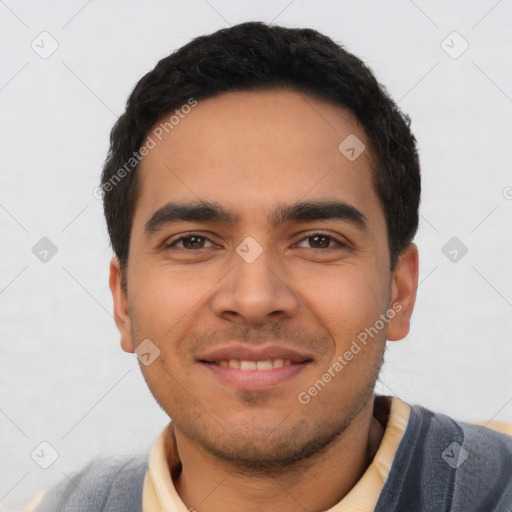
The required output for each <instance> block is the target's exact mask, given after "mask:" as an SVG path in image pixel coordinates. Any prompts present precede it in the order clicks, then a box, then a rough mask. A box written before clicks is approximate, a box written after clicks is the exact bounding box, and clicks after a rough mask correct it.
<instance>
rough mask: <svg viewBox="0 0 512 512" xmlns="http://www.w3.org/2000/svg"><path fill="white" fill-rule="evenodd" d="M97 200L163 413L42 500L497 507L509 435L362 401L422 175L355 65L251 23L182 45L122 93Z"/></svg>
mask: <svg viewBox="0 0 512 512" xmlns="http://www.w3.org/2000/svg"><path fill="white" fill-rule="evenodd" d="M101 193H102V194H103V195H104V207H105V216H106V220H107V225H108V230H109V234H110V238H111V242H112V246H113V249H114V252H115V257H114V259H113V260H112V262H111V266H110V288H111V290H112V294H113V298H114V313H115V321H116V324H117V326H118V328H119V331H120V333H121V345H122V348H123V350H125V351H127V352H136V353H137V355H138V357H139V360H140V362H141V370H142V372H143V375H144V378H145V380H146V382H147V384H148V386H149V388H150V390H151V392H152V393H153V395H154V397H155V399H156V400H157V402H158V403H159V404H160V406H161V407H162V408H163V409H164V410H165V411H166V413H167V414H168V415H169V417H170V418H172V422H171V423H170V424H169V425H168V426H167V427H166V428H165V429H164V431H163V432H162V434H161V435H160V437H159V439H158V440H157V441H156V443H155V445H154V447H153V449H152V451H151V454H150V456H149V461H147V458H146V457H144V458H142V459H133V460H128V461H125V462H123V464H113V463H111V462H108V461H100V462H95V463H93V464H92V465H91V466H89V467H87V468H85V469H84V470H83V471H82V472H81V473H80V474H79V475H77V476H76V478H74V480H73V483H69V482H68V483H63V484H62V485H61V486H58V487H57V488H56V489H54V490H52V491H50V492H49V493H47V494H46V495H45V497H44V499H43V502H42V503H41V504H40V506H38V507H37V509H36V510H38V511H39V510H41V511H46V510H63V511H71V510H73V511H78V510H84V511H100V510H101V511H114V510H116V511H118V510H123V511H141V510H142V511H144V512H149V511H160V510H165V511H185V510H197V511H199V512H218V511H222V512H229V511H234V510H236V511H240V510H243V511H261V510H267V511H274V510H275V511H277V510H279V511H300V510H311V511H325V510H330V511H336V512H341V511H351V512H354V511H374V510H375V511H401V512H403V511H406V512H411V511H412V512H414V511H436V512H440V511H448V510H452V511H464V512H469V511H475V512H476V511H482V512H483V511H485V512H493V511H494V512H504V511H510V510H512V483H511V476H512V437H509V436H507V435H505V434H502V433H498V432H496V431H494V430H491V429H488V428H484V427H479V426H475V425H469V424H466V423H461V422H457V421H455V420H453V419H451V418H449V417H447V416H444V415H441V414H436V413H434V412H431V411H428V410H426V409H424V408H422V407H419V406H410V405H408V404H406V403H405V402H403V401H401V400H399V399H398V398H396V397H395V398H391V397H383V396H375V395H374V387H375V382H376V379H377V377H378V374H379V370H380V367H381V364H382V362H383V355H384V350H385V344H386V341H387V340H389V341H393V340H400V339H402V338H404V337H405V336H406V335H407V333H408V331H409V324H410V318H411V315H412V312H413V308H414V303H415V298H416V289H417V286H418V250H417V247H416V246H415V245H414V244H413V243H412V240H413V238H414V235H415V233H416V230H417V226H418V207H419V200H420V168H419V162H418V155H417V150H416V141H415V138H414V136H413V135H412V134H411V132H410V130H409V125H408V122H407V120H406V119H405V116H403V115H402V114H401V113H400V111H399V110H398V108H397V106H396V105H395V103H394V102H393V101H392V100H391V99H390V98H389V96H388V95H387V94H386V92H385V90H384V88H383V87H382V86H380V85H379V84H378V82H377V81H376V80H375V78H374V77H373V75H372V73H371V72H370V70H369V69H368V68H367V67H366V66H365V65H364V64H363V63H362V62H361V61H360V60H359V59H358V58H356V57H354V56H353V55H351V54H350V53H348V52H347V51H346V50H345V49H343V48H342V47H340V46H338V45H336V44H335V43H334V42H333V41H331V40H330V39H329V38H327V37H325V36H323V35H321V34H319V33H318V32H316V31H313V30H308V29H286V28H283V27H278V26H267V25H265V24H262V23H245V24H242V25H237V26H234V27H232V28H229V29H224V30H220V31H218V32H216V33H214V34H212V35H209V36H204V37H199V38H196V39H194V40H193V41H192V42H190V43H189V44H187V45H186V46H184V47H183V48H181V49H180V50H178V51H177V52H175V53H173V54H172V55H170V56H169V57H167V58H165V59H163V60H161V61H160V62H159V63H158V65H157V66H156V67H155V69H154V70H153V71H151V72H150V73H148V74H147V75H146V76H144V77H143V78H142V79H141V80H140V81H139V83H138V84H137V86H136V87H135V89H134V91H133V92H132V94H131V96H130V98H129V100H128V103H127V108H126V111H125V113H124V114H123V115H122V116H121V117H120V119H119V120H118V122H117V123H116V125H115V127H114V129H113V131H112V134H111V146H110V152H109V155H108V158H107V161H106V164H105V167H104V170H103V175H102V185H101Z"/></svg>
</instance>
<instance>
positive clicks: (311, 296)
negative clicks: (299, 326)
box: [296, 266, 385, 351]
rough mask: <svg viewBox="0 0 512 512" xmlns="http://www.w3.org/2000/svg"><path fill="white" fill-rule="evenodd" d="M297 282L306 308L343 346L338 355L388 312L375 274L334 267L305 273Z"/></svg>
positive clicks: (351, 268) (357, 269) (353, 268)
mask: <svg viewBox="0 0 512 512" xmlns="http://www.w3.org/2000/svg"><path fill="white" fill-rule="evenodd" d="M365 270H366V271H365ZM297 282H298V283H300V284H299V286H297V288H296V292H297V294H298V295H299V296H300V297H301V300H302V302H303V305H304V307H305V308H306V309H307V310H308V313H309V314H311V315H312V316H313V317H314V319H313V321H316V322H318V323H320V324H321V325H322V326H323V328H324V329H326V331H327V332H328V333H329V334H330V335H331V337H332V338H333V339H334V340H335V342H336V344H337V345H340V347H339V348H338V351H339V350H341V349H342V348H343V347H344V345H346V344H348V345H350V343H351V341H352V339H353V338H354V337H355V336H357V335H358V334H359V333H360V332H361V331H364V329H365V328H366V327H369V326H370V325H373V324H374V323H375V321H376V319H377V318H378V317H379V315H380V313H382V311H383V308H385V293H384V290H383V287H382V286H381V284H380V280H379V277H378V276H377V275H376V273H375V270H370V269H364V268H363V269H361V268H360V267H355V266H346V267H338V268H332V267H331V268H326V269H322V271H321V272H317V273H314V274H313V273H311V272H310V273H307V274H305V273H301V276H300V279H298V280H297Z"/></svg>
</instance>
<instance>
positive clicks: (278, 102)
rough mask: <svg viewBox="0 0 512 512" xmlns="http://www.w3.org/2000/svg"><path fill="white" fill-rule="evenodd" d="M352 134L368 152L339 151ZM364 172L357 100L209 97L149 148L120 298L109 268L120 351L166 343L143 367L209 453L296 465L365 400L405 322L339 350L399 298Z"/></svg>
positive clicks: (247, 462) (158, 394)
mask: <svg viewBox="0 0 512 512" xmlns="http://www.w3.org/2000/svg"><path fill="white" fill-rule="evenodd" d="M351 134H352V135H355V136H356V137H357V138H358V139H359V140H360V141H361V142H362V143H364V145H365V146H366V149H365V150H364V151H363V152H362V153H361V154H360V155H359V156H358V157H357V158H356V159H355V160H354V159H353V158H350V159H349V158H347V155H348V156H350V157H352V154H351V153H352V152H351V151H350V150H349V151H348V152H347V151H344V152H342V151H340V149H338V146H339V145H340V143H341V142H342V141H344V140H345V139H346V138H347V137H348V136H349V135H351ZM350 140H351V139H349V141H350ZM353 140H355V139H352V141H353ZM357 149H358V148H356V151H357ZM371 165H372V161H371V154H370V147H369V142H368V139H367V137H366V136H365V133H364V131H363V130H362V128H361V127H360V126H359V124H358V123H357V122H356V121H355V118H354V117H353V116H352V115H351V114H350V113H349V112H348V111H347V110H345V109H342V108H340V107H334V106H332V105H330V104H327V103H324V102H321V101H318V100H316V99H313V98H311V97H309V96H306V95H302V94H298V93H295V92H291V91H286V90H275V91H266V92H238V93H228V94H224V95H221V96H218V97H216V98H212V99H207V100H204V101H201V102H199V103H198V105H197V106H196V107H195V108H193V109H192V111H191V112H190V113H189V114H187V115H186V116H185V117H184V119H181V120H180V122H179V124H178V125H176V126H175V127H174V129H173V130H172V131H170V133H169V134H167V135H166V136H165V137H164V138H163V139H162V140H161V141H160V142H158V143H157V145H156V147H155V148H154V149H152V150H151V151H150V153H149V154H148V155H147V156H145V157H144V159H143V161H142V163H141V166H140V168H139V171H138V172H139V173H140V176H139V177H140V181H139V185H138V186H139V196H138V199H137V204H136V209H135V214H134V219H133V226H132V232H131V241H130V250H129V260H128V266H127V282H128V289H127V295H125V294H124V293H123V291H122V289H121V286H120V280H119V269H118V266H117V263H116V261H114V262H113V264H112V266H111V272H112V274H111V286H112V290H113V293H114V300H115V308H116V321H117V323H118V325H119V326H120V330H121V333H122V346H123V348H124V349H125V350H126V351H129V352H131V351H133V350H134V348H136V347H137V345H139V344H140V343H141V342H142V341H143V340H147V339H149V340H151V343H152V344H154V345H155V346H156V347H158V349H159V350H160V355H159V357H157V358H156V359H155V360H154V361H153V362H152V364H150V365H147V366H146V365H141V368H142V371H143V374H144V377H145V379H146V381H147V383H148V385H149V387H150V389H151V391H152V393H153V395H154V396H155V398H156V400H157V401H158V403H159V404H160V405H161V407H162V408H163V409H164V410H165V411H166V412H167V413H168V415H169V416H170V417H171V418H172V419H173V421H174V424H175V428H176V429H177V430H179V431H180V432H181V433H182V435H185V436H186V437H188V438H189V439H191V440H193V441H194V442H196V443H197V444H198V445H199V446H201V447H203V448H205V449H206V450H207V451H208V452H210V453H211V454H214V455H216V456H217V457H220V458H221V459H224V460H230V461H231V462H233V463H235V464H238V465H239V466H241V467H246V468H251V467H253V468H259V467H264V466H265V465H266V467H271V466H272V465H276V464H286V463H291V462H294V461H296V460H299V459H301V458H306V457H308V456H309V455H311V454H312V453H314V452H316V451H318V450H320V449H321V448H323V447H325V446H326V445H328V444H329V443H330V442H331V441H332V440H333V439H334V438H335V437H336V436H337V435H338V434H339V433H340V432H341V431H343V429H344V428H345V427H346V426H347V425H348V423H350V421H351V420H352V419H353V418H354V417H355V416H356V415H357V414H358V413H359V412H360V411H361V410H362V408H363V406H364V405H365V404H368V401H369V399H370V397H371V396H372V392H373V386H374V383H375V380H376V378H377V375H378V370H379V367H380V364H381V362H382V357H383V352H384V346H385V341H386V336H387V337H388V339H399V338H401V337H403V336H405V334H406V331H407V329H408V315H409V316H410V313H408V314H407V315H405V316H406V317H407V318H405V320H404V318H403V313H402V315H400V314H398V313H397V314H396V317H395V318H394V319H393V320H389V321H386V322H384V327H382V328H380V329H377V330H378V333H377V334H373V336H372V337H370V336H367V342H366V344H363V343H361V342H358V345H359V347H360V351H357V349H355V348H352V354H353V357H352V358H350V360H347V358H346V357H344V354H346V353H347V351H351V347H354V345H353V342H354V340H358V335H360V334H361V333H362V332H364V331H365V329H368V328H370V327H373V328H374V331H372V333H374V332H375V325H376V322H377V321H378V320H379V318H382V317H380V315H381V314H386V311H387V310H389V309H390V308H391V307H392V304H393V302H394V301H395V300H396V298H397V296H398V295H399V293H398V292H397V287H396V282H395V279H394V276H392V275H391V273H390V272H389V251H388V244H387V232H386V222H385V217H384V213H383V211H382V208H381V206H380V203H379V200H378V197H377V195H376V193H375V191H374V189H373V185H372V180H371ZM204 203H208V205H209V209H206V210H205V209H203V210H200V209H199V210H197V209H196V210H195V211H192V212H190V211H188V213H187V211H186V210H185V209H181V210H180V209H176V208H175V206H176V205H179V206H183V207H188V206H200V205H201V204H203V206H204ZM299 203H309V204H312V205H314V207H311V208H304V207H302V208H300V207H296V208H293V207H294V206H296V205H297V204H299ZM329 204H330V208H329V207H328V205H329ZM326 205H327V207H326ZM216 210H219V211H217V212H216V213H215V211H216ZM157 212H158V213H157ZM191 232H192V234H191ZM182 237H185V238H182ZM187 237H188V238H187ZM381 324H382V321H381V322H379V323H377V325H378V326H379V327H380V326H381ZM367 332H368V331H367ZM359 339H361V338H359ZM146 343H148V342H146ZM150 346H152V345H150ZM338 356H341V357H342V358H343V361H344V363H343V364H342V363H339V364H341V369H340V366H336V365H335V362H336V361H338V362H339V361H340V360H339V359H338ZM335 368H336V369H335ZM329 370H330V375H331V379H329V380H330V382H327V383H325V382H324V386H321V385H317V393H314V392H313V393H308V390H309V389H310V388H311V387H312V386H313V385H314V384H315V382H317V381H318V380H319V379H321V377H322V375H323V374H325V373H326V372H329ZM326 380H327V379H326ZM308 396H309V398H310V399H309V400H308V399H307V397H308ZM299 397H302V400H299ZM306 401H307V402H308V403H305V402H306Z"/></svg>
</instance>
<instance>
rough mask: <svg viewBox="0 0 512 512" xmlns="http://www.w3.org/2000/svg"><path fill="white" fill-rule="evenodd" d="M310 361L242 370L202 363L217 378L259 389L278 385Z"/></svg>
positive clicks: (241, 386) (244, 387) (240, 386)
mask: <svg viewBox="0 0 512 512" xmlns="http://www.w3.org/2000/svg"><path fill="white" fill-rule="evenodd" d="M309 364H310V362H305V363H299V364H291V365H290V366H281V368H272V369H271V370H240V369H239V368H231V367H230V366H219V365H216V364H208V363H201V365H202V366H204V367H205V368H206V369H207V370H209V371H210V372H212V373H213V374H214V375H215V376H216V377H217V378H219V379H221V380H222V381H224V382H226V383H227V384H231V385H233V386H236V387H238V388H241V389H247V390H257V389H265V388H269V387H273V386H276V385H277V384H280V383H282V382H285V381H287V380H289V379H291V378H293V377H295V376H296V375H298V374H299V373H300V372H302V371H303V370H305V369H306V367H307V366H309Z"/></svg>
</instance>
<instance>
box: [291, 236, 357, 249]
mask: <svg viewBox="0 0 512 512" xmlns="http://www.w3.org/2000/svg"><path fill="white" fill-rule="evenodd" d="M304 241H305V242H306V243H308V244H309V245H310V246H309V247H306V248H307V249H333V248H335V247H336V246H338V247H348V245H347V244H345V243H343V242H342V241H341V240H339V239H337V238H336V237H333V236H331V235H328V234H325V233H313V234H311V235H309V236H307V237H305V238H303V239H302V240H300V241H299V243H298V246H299V247H300V246H301V244H302V243H303V242H304ZM331 242H333V243H334V244H335V245H334V246H333V245H331ZM302 247H304V246H303V245H302Z"/></svg>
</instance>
